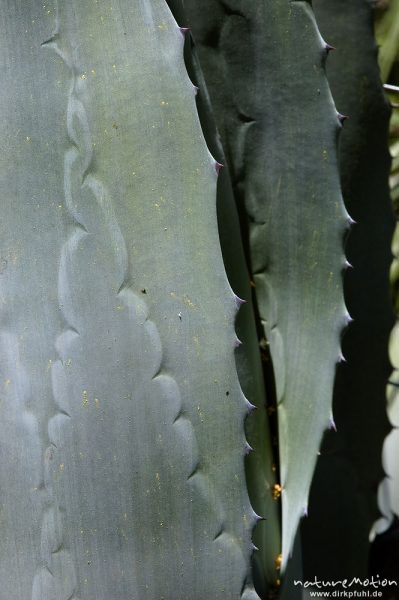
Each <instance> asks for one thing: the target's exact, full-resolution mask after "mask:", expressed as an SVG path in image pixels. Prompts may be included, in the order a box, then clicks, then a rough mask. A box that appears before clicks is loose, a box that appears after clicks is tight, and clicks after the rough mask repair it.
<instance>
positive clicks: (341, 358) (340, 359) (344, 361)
mask: <svg viewBox="0 0 399 600" xmlns="http://www.w3.org/2000/svg"><path fill="white" fill-rule="evenodd" d="M338 362H340V363H346V358H345V356H344V355H343V354H342V352H341V354H340V355H339V357H338Z"/></svg>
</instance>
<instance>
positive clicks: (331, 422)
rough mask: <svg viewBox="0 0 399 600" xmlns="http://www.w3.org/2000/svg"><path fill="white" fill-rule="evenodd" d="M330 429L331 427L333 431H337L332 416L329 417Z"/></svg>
mask: <svg viewBox="0 0 399 600" xmlns="http://www.w3.org/2000/svg"><path fill="white" fill-rule="evenodd" d="M330 429H333V430H334V431H335V433H337V426H336V424H335V421H334V418H333V417H330Z"/></svg>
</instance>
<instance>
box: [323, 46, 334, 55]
mask: <svg viewBox="0 0 399 600" xmlns="http://www.w3.org/2000/svg"><path fill="white" fill-rule="evenodd" d="M324 47H325V49H326V52H327V54H328V53H329V52H331V51H332V50H336V48H335V46H331V44H326V45H325V46H324Z"/></svg>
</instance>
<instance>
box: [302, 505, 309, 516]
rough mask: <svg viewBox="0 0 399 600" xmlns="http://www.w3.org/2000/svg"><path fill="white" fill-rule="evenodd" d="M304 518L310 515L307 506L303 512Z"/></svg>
mask: <svg viewBox="0 0 399 600" xmlns="http://www.w3.org/2000/svg"><path fill="white" fill-rule="evenodd" d="M302 516H303V517H308V516H309V514H308V507H307V506H305V507H304V509H303V512H302Z"/></svg>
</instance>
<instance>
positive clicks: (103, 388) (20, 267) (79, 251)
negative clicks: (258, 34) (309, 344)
mask: <svg viewBox="0 0 399 600" xmlns="http://www.w3.org/2000/svg"><path fill="white" fill-rule="evenodd" d="M3 8H4V11H3V18H2V21H1V24H0V28H1V48H2V53H3V57H4V60H3V67H2V86H1V92H0V94H1V96H0V102H1V112H2V120H1V125H0V127H1V133H2V135H1V139H2V140H3V152H2V153H1V158H0V185H1V190H2V197H3V214H2V221H1V236H0V239H1V246H0V255H1V260H2V263H1V264H2V274H1V280H0V283H1V300H2V302H1V307H2V308H1V333H0V340H1V345H2V349H3V350H2V353H1V354H2V359H1V363H0V371H1V385H2V389H3V392H2V402H1V407H0V409H1V411H2V419H1V420H0V428H1V435H0V440H1V442H0V444H1V452H2V457H3V459H2V461H1V468H0V478H1V479H0V481H1V489H2V503H1V504H2V519H1V531H2V535H1V539H2V542H1V545H0V553H1V555H0V559H1V560H0V580H1V591H0V598H1V599H2V600H3V599H4V600H6V599H7V600H14V599H15V600H17V599H18V600H21V599H27V598H32V600H55V599H56V600H67V599H70V600H77V599H78V598H79V599H80V600H89V599H90V600H92V599H93V598H96V599H97V598H98V599H99V600H100V599H102V598H104V599H105V598H117V599H118V600H125V599H126V600H127V599H129V600H130V599H131V598H140V600H141V599H143V600H147V599H148V600H155V599H158V598H159V599H160V598H164V599H165V600H175V599H176V598H187V599H189V600H202V599H203V598H212V599H221V598H229V599H230V598H231V599H237V600H238V599H239V598H241V597H242V598H245V600H256V598H257V595H256V594H255V592H254V591H253V588H252V586H251V585H250V584H248V585H246V582H247V581H249V578H248V575H249V563H250V556H251V552H252V547H251V530H252V527H253V524H254V522H255V520H256V519H255V514H254V512H253V510H252V508H251V506H250V503H249V499H248V494H247V490H246V484H245V472H244V451H245V444H246V441H245V436H244V418H245V416H246V414H247V411H248V403H247V402H246V400H245V398H244V396H243V394H242V391H241V389H240V386H239V382H238V377H237V371H236V366H235V357H234V344H235V339H236V336H235V332H234V318H235V314H236V311H237V299H236V297H235V296H234V294H233V293H232V291H231V288H230V286H229V283H228V280H227V277H226V274H225V270H224V267H223V261H222V256H221V252H220V246H219V238H218V230H217V220H216V202H215V200H216V184H217V173H216V170H215V163H214V159H213V158H212V156H211V155H210V153H209V151H208V149H207V147H206V144H205V141H204V138H203V134H202V130H201V126H200V123H199V119H198V115H197V111H196V107H195V90H194V87H193V85H192V83H191V81H190V80H189V78H188V76H187V73H186V69H185V65H184V60H183V36H182V33H181V31H180V29H179V27H178V26H177V24H176V22H175V20H174V19H173V17H172V15H171V13H170V10H169V8H168V6H167V4H166V3H165V2H164V0H141V1H140V2H128V1H125V0H119V1H115V2H113V3H112V6H111V5H110V4H109V3H108V2H105V0H99V1H97V2H95V3H85V2H80V1H77V0H76V1H71V2H62V1H60V2H59V3H58V6H57V4H54V3H53V2H49V3H45V4H43V3H42V2H38V1H37V0H27V1H24V2H12V3H10V2H5V3H4V5H3ZM16 40H18V44H16ZM16 556H17V557H18V560H16Z"/></svg>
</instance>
